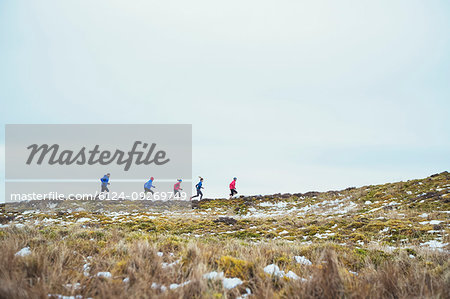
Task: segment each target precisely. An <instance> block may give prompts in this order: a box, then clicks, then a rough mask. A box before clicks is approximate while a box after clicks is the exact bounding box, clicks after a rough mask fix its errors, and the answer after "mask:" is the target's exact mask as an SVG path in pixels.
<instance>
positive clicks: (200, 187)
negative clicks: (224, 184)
mask: <svg viewBox="0 0 450 299" xmlns="http://www.w3.org/2000/svg"><path fill="white" fill-rule="evenodd" d="M202 185H203V182H202V181H200V182H198V184H197V185H195V187H197V190H200V189H202Z"/></svg>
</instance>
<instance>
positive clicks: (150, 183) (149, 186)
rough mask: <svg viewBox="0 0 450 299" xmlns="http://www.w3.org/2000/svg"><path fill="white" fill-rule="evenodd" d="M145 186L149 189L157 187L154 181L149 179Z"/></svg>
mask: <svg viewBox="0 0 450 299" xmlns="http://www.w3.org/2000/svg"><path fill="white" fill-rule="evenodd" d="M144 188H147V189H150V188H155V186H153V181H152V180H148V182H147V183H145V184H144Z"/></svg>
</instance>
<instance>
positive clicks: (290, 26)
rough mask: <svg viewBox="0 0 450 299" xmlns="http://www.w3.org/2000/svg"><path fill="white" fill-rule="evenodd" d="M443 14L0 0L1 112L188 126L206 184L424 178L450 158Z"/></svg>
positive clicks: (336, 4)
mask: <svg viewBox="0 0 450 299" xmlns="http://www.w3.org/2000/svg"><path fill="white" fill-rule="evenodd" d="M449 23H450V4H449V2H448V1H411V0H409V1H392V0H391V1H261V0H258V1H211V0H205V1H111V0H107V1H78V0H77V1H45V0H44V1H33V2H31V1H30V2H25V1H23V2H21V1H1V2H0V100H1V103H2V108H1V109H0V111H1V112H0V113H1V124H2V126H3V125H4V124H10V123H55V124H58V123H157V124H160V123H163V124H164V123H190V124H193V177H196V176H198V175H201V176H203V177H204V178H205V182H204V185H205V195H206V196H214V197H217V196H225V195H226V194H227V193H228V192H229V190H228V184H229V182H230V181H231V179H232V178H233V177H234V176H237V177H238V184H237V189H238V191H239V192H241V193H242V194H268V193H278V192H282V193H283V192H306V191H309V190H319V191H324V190H330V189H341V188H346V187H348V186H361V185H366V184H377V183H384V182H391V181H398V180H407V179H413V178H420V177H425V176H428V175H430V174H433V173H436V172H441V171H445V170H449V168H450V167H449V166H450V138H449V137H450V118H449V112H450V84H449V78H450V76H449V75H450V55H449V53H450V24H449ZM0 134H1V135H0V144H1V148H2V152H3V149H4V131H3V130H1V133H0ZM0 165H1V167H2V169H4V155H2V158H1V161H0ZM1 176H2V177H1V178H2V181H4V171H2V172H1ZM112 179H113V177H112ZM1 188H3V184H2V187H1ZM1 193H2V194H3V189H2V190H1Z"/></svg>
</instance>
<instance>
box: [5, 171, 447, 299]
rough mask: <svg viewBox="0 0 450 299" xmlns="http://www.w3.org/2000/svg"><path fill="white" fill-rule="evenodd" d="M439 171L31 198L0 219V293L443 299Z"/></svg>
mask: <svg viewBox="0 0 450 299" xmlns="http://www.w3.org/2000/svg"><path fill="white" fill-rule="evenodd" d="M449 213H450V174H449V173H447V172H444V173H441V174H436V175H433V176H431V177H428V178H425V179H418V180H410V181H407V182H397V183H390V184H384V185H374V186H364V187H361V188H347V189H345V190H341V191H329V192H308V193H305V194H300V193H299V194H274V195H270V196H250V197H239V198H235V199H232V200H228V199H214V200H208V199H206V200H203V201H200V202H192V203H191V202H186V201H184V202H181V201H166V202H162V201H156V202H155V201H63V202H56V201H39V202H23V203H20V204H18V203H16V204H7V205H6V206H3V207H2V210H1V214H0V247H1V248H0V249H1V252H2V255H1V257H0V281H1V283H0V298H30V297H42V298H44V297H45V298H48V297H54V298H63V297H64V296H69V297H67V298H70V296H72V298H115V297H118V298H119V297H120V298H124V297H139V298H154V297H169V298H172V297H174V298H178V297H186V298H188V297H189V298H191V297H194V298H195V297H197V298H237V297H248V298H252V297H253V298H263V297H265V298H273V297H286V298H292V297H298V298H309V297H320V298H324V297H330V298H331V297H334V298H335V297H358V298H359V297H364V298H367V297H369V298H370V297H372V298H380V297H389V298H413V297H422V298H423V297H433V298H449V297H450V293H449V289H450V288H449V286H450V271H449V262H448V260H449V249H450V247H449V240H450V238H449V224H450V221H449Z"/></svg>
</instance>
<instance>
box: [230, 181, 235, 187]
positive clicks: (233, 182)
mask: <svg viewBox="0 0 450 299" xmlns="http://www.w3.org/2000/svg"><path fill="white" fill-rule="evenodd" d="M230 189H236V181H235V180H233V181H232V182H231V183H230Z"/></svg>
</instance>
